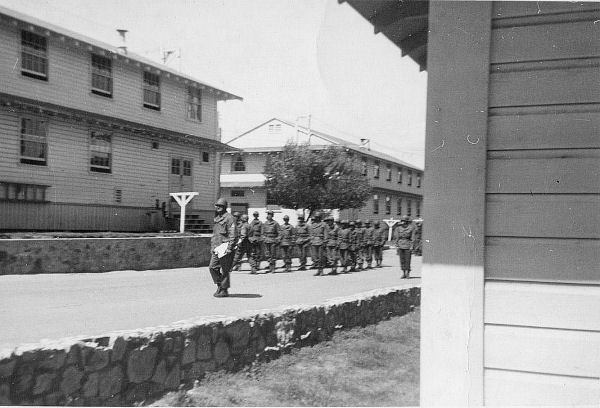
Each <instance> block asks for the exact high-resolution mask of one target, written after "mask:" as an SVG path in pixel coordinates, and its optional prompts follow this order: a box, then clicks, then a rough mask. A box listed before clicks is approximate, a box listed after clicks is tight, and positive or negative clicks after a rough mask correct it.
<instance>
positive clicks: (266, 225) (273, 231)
mask: <svg viewBox="0 0 600 408" xmlns="http://www.w3.org/2000/svg"><path fill="white" fill-rule="evenodd" d="M267 214H271V215H272V214H273V212H272V211H270V210H269V211H267ZM279 231H280V226H279V224H278V223H277V221H275V220H273V219H270V220H269V219H267V220H266V221H265V222H263V226H262V232H263V242H264V244H265V258H267V261H268V262H269V272H275V263H276V262H277V245H278V244H279Z"/></svg>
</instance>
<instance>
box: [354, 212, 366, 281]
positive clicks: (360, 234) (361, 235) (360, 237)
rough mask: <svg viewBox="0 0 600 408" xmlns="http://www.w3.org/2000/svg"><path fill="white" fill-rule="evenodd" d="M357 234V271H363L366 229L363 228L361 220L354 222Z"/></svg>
mask: <svg viewBox="0 0 600 408" xmlns="http://www.w3.org/2000/svg"><path fill="white" fill-rule="evenodd" d="M354 225H355V229H354V233H355V234H356V269H357V270H359V271H360V270H362V269H363V262H364V261H365V229H364V228H363V226H362V221H361V220H360V219H358V220H356V221H354Z"/></svg>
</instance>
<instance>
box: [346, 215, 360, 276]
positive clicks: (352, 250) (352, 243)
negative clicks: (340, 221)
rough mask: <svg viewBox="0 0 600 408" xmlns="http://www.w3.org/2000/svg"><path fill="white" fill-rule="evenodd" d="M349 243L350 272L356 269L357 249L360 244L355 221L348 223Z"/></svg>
mask: <svg viewBox="0 0 600 408" xmlns="http://www.w3.org/2000/svg"><path fill="white" fill-rule="evenodd" d="M348 229H349V231H350V233H349V234H348V235H349V245H348V265H350V272H354V271H356V251H357V244H358V234H357V233H356V224H355V223H354V221H350V222H349V223H348Z"/></svg>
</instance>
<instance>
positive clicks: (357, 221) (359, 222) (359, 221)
mask: <svg viewBox="0 0 600 408" xmlns="http://www.w3.org/2000/svg"><path fill="white" fill-rule="evenodd" d="M354 222H355V223H356V224H362V221H361V220H360V218H359V219H358V220H356V221H354Z"/></svg>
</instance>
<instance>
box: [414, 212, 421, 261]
mask: <svg viewBox="0 0 600 408" xmlns="http://www.w3.org/2000/svg"><path fill="white" fill-rule="evenodd" d="M413 247H414V249H413V254H415V255H416V256H422V255H423V220H422V219H419V220H416V221H415V242H413Z"/></svg>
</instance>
